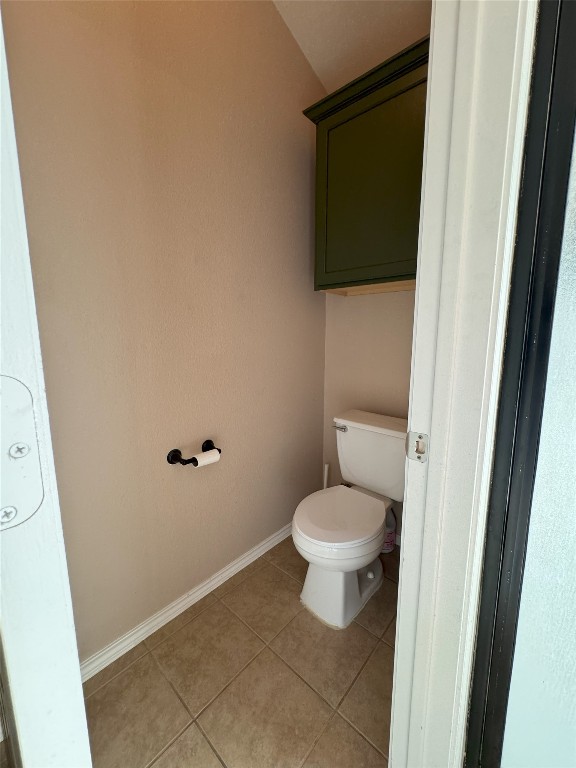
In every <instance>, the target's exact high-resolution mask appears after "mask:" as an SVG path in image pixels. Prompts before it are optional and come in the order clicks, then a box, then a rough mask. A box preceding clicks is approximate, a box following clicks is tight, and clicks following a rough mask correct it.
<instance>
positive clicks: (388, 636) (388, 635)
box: [382, 618, 396, 648]
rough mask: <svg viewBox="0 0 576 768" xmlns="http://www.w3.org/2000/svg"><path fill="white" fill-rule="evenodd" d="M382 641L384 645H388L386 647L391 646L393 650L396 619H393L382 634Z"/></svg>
mask: <svg viewBox="0 0 576 768" xmlns="http://www.w3.org/2000/svg"><path fill="white" fill-rule="evenodd" d="M382 640H384V642H385V643H388V645H391V646H392V648H394V645H395V642H396V619H395V618H394V621H392V622H391V623H390V625H389V627H388V629H387V630H386V632H384V635H383V637H382Z"/></svg>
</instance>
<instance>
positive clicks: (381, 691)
mask: <svg viewBox="0 0 576 768" xmlns="http://www.w3.org/2000/svg"><path fill="white" fill-rule="evenodd" d="M393 672H394V651H393V650H392V648H390V647H389V646H388V645H386V644H385V643H379V644H378V647H377V648H376V651H375V652H374V655H373V656H372V658H371V659H370V660H369V661H368V663H367V664H366V666H365V667H364V669H363V670H362V672H361V673H360V675H359V677H358V679H357V680H356V682H355V683H354V685H353V686H352V688H351V689H350V691H349V693H348V694H347V695H346V698H345V699H344V701H343V702H342V704H341V705H340V710H339V711H340V713H341V714H342V715H343V716H344V717H345V718H346V719H347V720H349V721H350V722H351V723H352V724H353V725H354V726H355V727H356V728H357V729H358V730H359V731H360V732H361V733H363V734H364V736H366V738H367V739H368V740H369V741H371V742H372V744H374V745H375V746H376V747H378V749H379V750H380V751H381V752H383V753H384V754H385V755H387V754H388V740H389V738H390V707H391V704H392V675H393Z"/></svg>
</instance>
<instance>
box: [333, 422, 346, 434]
mask: <svg viewBox="0 0 576 768" xmlns="http://www.w3.org/2000/svg"><path fill="white" fill-rule="evenodd" d="M332 429H337V430H338V432H348V427H347V426H346V424H332Z"/></svg>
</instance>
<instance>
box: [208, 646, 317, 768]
mask: <svg viewBox="0 0 576 768" xmlns="http://www.w3.org/2000/svg"><path fill="white" fill-rule="evenodd" d="M330 713H331V710H330V707H329V706H328V705H327V704H326V703H325V702H324V701H322V699H321V698H320V697H319V696H318V695H317V694H316V693H314V691H312V690H311V689H310V688H308V686H307V685H306V684H305V683H303V682H302V680H300V678H299V677H298V676H297V675H295V674H294V672H292V670H290V669H289V668H288V667H287V666H286V664H284V662H282V661H280V659H279V658H278V657H277V656H275V655H274V654H273V653H272V652H271V651H270V650H268V649H266V650H264V651H263V652H262V653H261V654H260V655H259V656H258V657H257V658H256V659H255V660H254V661H253V662H252V663H251V664H250V665H249V666H248V667H247V668H246V669H245V670H244V671H243V672H242V673H241V674H240V675H238V677H237V678H236V680H234V682H233V683H232V684H231V685H229V686H228V688H226V690H225V691H224V692H223V693H221V694H220V696H218V698H217V699H216V700H215V701H214V702H212V704H211V705H210V706H209V707H208V708H207V709H206V711H205V712H203V713H202V714H201V715H200V718H199V722H200V725H201V727H202V728H203V729H204V731H205V733H206V735H207V736H208V738H209V739H210V741H211V742H212V744H213V745H214V747H215V748H216V749H217V750H218V753H219V754H220V756H221V757H222V759H223V760H224V762H225V763H226V765H227V766H228V768H297V766H300V765H301V764H302V761H303V759H304V757H305V755H306V753H307V751H308V750H309V749H310V747H311V746H312V744H313V743H314V741H315V739H316V738H317V737H318V736H319V734H320V733H321V731H322V729H323V728H324V726H325V725H326V723H327V722H328V719H329V717H330Z"/></svg>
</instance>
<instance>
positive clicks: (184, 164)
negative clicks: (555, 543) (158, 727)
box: [2, 1, 361, 658]
mask: <svg viewBox="0 0 576 768" xmlns="http://www.w3.org/2000/svg"><path fill="white" fill-rule="evenodd" d="M2 10H3V19H4V27H5V36H6V44H7V50H8V59H9V62H8V63H9V72H10V77H11V83H12V91H13V102H14V111H15V118H16V130H17V138H18V143H19V153H20V161H21V172H22V181H23V188H24V197H25V205H26V212H27V222H28V232H29V239H30V250H31V258H32V266H33V272H34V279H35V290H36V296H37V303H38V314H39V320H40V331H41V339H42V347H43V355H44V365H45V374H46V382H47V391H48V403H49V407H50V412H51V420H52V432H53V440H54V452H55V458H56V468H57V473H58V479H59V490H60V496H61V505H62V515H63V523H64V530H65V537H66V544H67V552H68V559H69V568H70V577H71V583H72V593H73V599H74V607H75V616H76V622H77V630H78V636H79V645H80V653H81V657H82V658H86V657H87V656H89V655H90V654H92V653H93V652H95V651H98V650H100V649H101V648H102V647H103V646H105V645H106V644H108V643H110V642H111V641H113V640H115V639H116V638H117V637H119V636H120V635H122V634H123V633H124V632H126V631H128V630H130V629H131V628H133V627H134V626H135V625H137V624H138V623H139V622H141V621H143V620H145V619H147V618H148V617H149V616H150V615H152V614H153V613H154V612H156V611H157V610H159V609H161V608H163V607H164V606H166V605H167V604H168V603H170V602H171V601H172V600H174V599H176V598H177V597H179V596H180V595H182V594H184V593H185V592H186V591H188V590H190V589H191V588H192V587H194V586H195V585H196V584H198V583H200V582H202V581H203V580H204V579H206V578H207V577H209V576H211V575H212V574H213V573H215V572H216V571H218V570H219V569H220V568H222V567H223V566H225V565H226V564H228V563H229V562H231V561H232V560H234V559H235V558H236V557H238V556H239V555H241V554H242V553H244V552H246V551H247V550H248V549H250V548H251V547H252V546H254V545H255V544H257V543H258V542H260V541H261V540H262V539H264V538H265V537H267V536H269V535H270V534H272V533H274V532H275V531H277V530H278V529H279V528H281V527H282V526H283V525H285V524H286V523H288V522H289V521H290V519H291V517H292V514H293V511H294V508H295V506H296V504H297V503H298V502H299V501H300V499H301V498H302V497H304V496H305V495H306V494H308V493H310V492H311V491H313V490H315V489H317V488H318V487H319V485H320V482H321V462H322V398H323V367H324V355H323V352H324V296H322V295H318V294H314V293H313V291H312V215H313V202H312V197H311V189H312V172H313V134H314V129H313V126H312V125H311V124H310V123H309V122H308V121H307V120H306V119H305V118H304V117H302V115H301V110H302V109H303V108H304V107H306V106H308V105H309V104H311V103H312V102H314V101H316V100H317V99H319V98H321V97H322V95H323V94H324V90H323V88H322V86H321V85H320V83H319V81H318V80H317V78H316V76H315V75H314V74H313V72H312V70H311V68H310V66H309V65H308V64H307V62H306V60H305V59H304V57H303V55H302V53H301V51H300V49H299V48H298V46H297V45H296V43H295V41H294V39H293V38H292V36H291V35H290V33H289V32H288V30H287V29H286V27H285V25H284V23H283V22H282V20H281V18H280V16H279V15H278V13H277V11H276V10H275V8H274V6H273V5H272V3H267V2H255V3H250V2H249V3H237V2H231V3H226V2H219V3H213V2H207V3H203V2H183V3H180V2H170V3H163V2H161V3H157V2H146V3H143V2H141V3H101V2H83V3H61V2H56V1H54V2H50V3H43V2H41V3H35V2H27V3H19V2H18V3H16V2H14V3H13V2H4V3H3V9H2ZM355 404H356V405H358V403H355ZM360 405H361V404H360ZM206 437H213V438H214V439H215V441H216V444H217V445H221V446H222V448H223V455H222V461H221V462H220V464H219V465H217V466H214V467H208V468H206V469H204V470H199V471H195V470H193V469H191V468H183V467H170V466H169V465H168V464H167V463H166V460H165V456H166V453H167V451H168V450H169V449H170V448H173V447H176V446H178V447H180V448H182V449H183V451H184V452H185V453H188V452H190V451H195V450H196V449H197V448H198V447H199V445H200V442H201V441H202V439H204V438H206Z"/></svg>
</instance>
